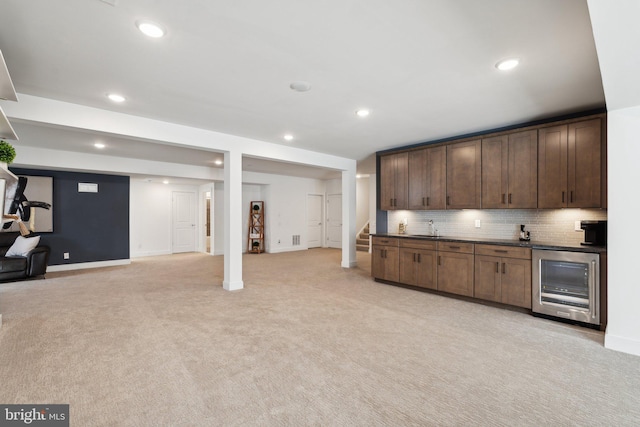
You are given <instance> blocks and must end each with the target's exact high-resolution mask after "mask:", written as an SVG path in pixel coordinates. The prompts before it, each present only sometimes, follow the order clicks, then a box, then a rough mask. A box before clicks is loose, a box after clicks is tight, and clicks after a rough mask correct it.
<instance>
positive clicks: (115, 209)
mask: <svg viewBox="0 0 640 427" xmlns="http://www.w3.org/2000/svg"><path fill="white" fill-rule="evenodd" d="M10 170H11V171H12V172H13V173H14V174H16V175H30V176H51V177H53V233H41V237H40V240H41V242H42V243H43V244H46V245H48V246H49V247H50V248H51V255H50V257H49V265H60V264H75V263H80V262H95V261H111V260H119V259H129V177H127V176H115V175H101V174H92V173H76V172H62V171H47V170H38V169H19V168H10ZM79 182H88V183H95V184H98V192H97V193H79V192H78V183H79ZM27 188H28V184H27ZM64 252H69V255H70V256H69V259H68V260H65V259H63V254H64Z"/></svg>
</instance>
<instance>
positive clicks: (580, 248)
mask: <svg viewBox="0 0 640 427" xmlns="http://www.w3.org/2000/svg"><path fill="white" fill-rule="evenodd" d="M371 235H372V236H378V237H399V238H402V239H423V240H435V241H442V242H465V243H480V244H484V245H505V246H519V247H523V248H531V249H546V250H558V251H571V252H591V253H602V252H606V251H607V247H606V246H586V245H579V244H578V245H573V244H566V243H562V244H558V243H553V242H542V241H537V240H532V241H529V242H522V241H520V240H504V239H488V238H483V237H448V236H439V237H433V236H425V235H422V234H394V233H372V234H371Z"/></svg>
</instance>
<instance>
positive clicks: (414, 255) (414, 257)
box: [413, 252, 416, 262]
mask: <svg viewBox="0 0 640 427" xmlns="http://www.w3.org/2000/svg"><path fill="white" fill-rule="evenodd" d="M413 262H416V254H415V252H414V253H413Z"/></svg>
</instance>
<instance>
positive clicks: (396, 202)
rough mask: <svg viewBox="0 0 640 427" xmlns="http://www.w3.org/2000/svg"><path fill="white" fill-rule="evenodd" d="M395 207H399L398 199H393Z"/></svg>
mask: <svg viewBox="0 0 640 427" xmlns="http://www.w3.org/2000/svg"><path fill="white" fill-rule="evenodd" d="M393 206H394V207H397V206H398V199H393Z"/></svg>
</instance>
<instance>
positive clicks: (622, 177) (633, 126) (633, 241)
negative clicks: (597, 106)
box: [605, 106, 640, 355]
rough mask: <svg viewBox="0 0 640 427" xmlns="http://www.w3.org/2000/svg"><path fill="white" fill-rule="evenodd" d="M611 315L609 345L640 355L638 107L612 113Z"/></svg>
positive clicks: (610, 160)
mask: <svg viewBox="0 0 640 427" xmlns="http://www.w3.org/2000/svg"><path fill="white" fill-rule="evenodd" d="M608 124H609V126H608V130H609V152H608V160H609V165H610V167H609V177H608V183H609V222H608V230H607V234H608V236H607V238H608V242H607V248H608V256H609V266H608V316H609V322H608V326H607V333H606V336H605V346H606V347H609V348H612V349H615V350H620V351H624V352H627V353H632V354H636V355H640V308H639V307H638V304H640V275H639V274H638V266H637V265H636V263H637V262H638V241H637V238H636V233H637V230H638V212H640V197H638V191H637V188H635V187H636V186H637V183H638V182H640V168H639V167H638V159H640V144H638V141H639V140H640V106H638V107H634V108H627V109H621V110H616V111H610V112H609V121H608Z"/></svg>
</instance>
